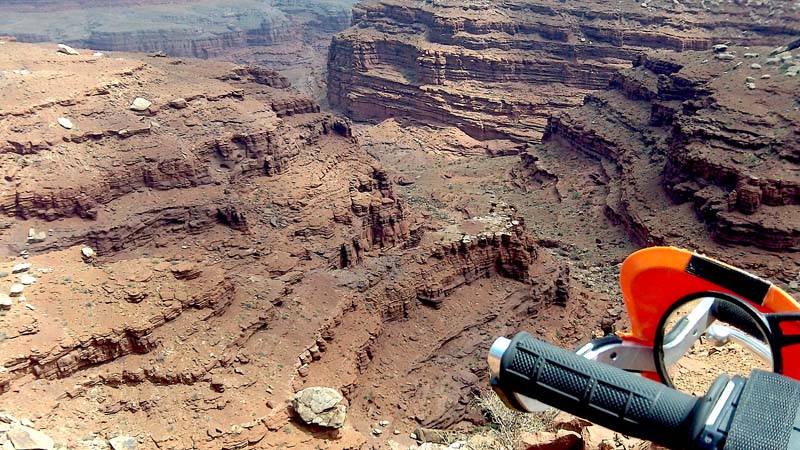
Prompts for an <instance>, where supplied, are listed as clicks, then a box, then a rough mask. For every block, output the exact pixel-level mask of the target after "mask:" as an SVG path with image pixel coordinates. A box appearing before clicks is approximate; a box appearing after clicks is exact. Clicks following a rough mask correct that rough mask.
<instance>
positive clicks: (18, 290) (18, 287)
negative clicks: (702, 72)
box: [10, 283, 25, 297]
mask: <svg viewBox="0 0 800 450" xmlns="http://www.w3.org/2000/svg"><path fill="white" fill-rule="evenodd" d="M24 290H25V285H23V284H19V283H17V284H14V285H12V286H11V291H10V292H11V296H12V297H19V296H20V295H22V291H24Z"/></svg>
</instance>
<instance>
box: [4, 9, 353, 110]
mask: <svg viewBox="0 0 800 450" xmlns="http://www.w3.org/2000/svg"><path fill="white" fill-rule="evenodd" d="M354 3H355V0H280V1H273V2H262V1H255V0H245V1H237V2H235V3H231V2H226V1H214V0H146V1H141V0H119V1H113V2H101V1H73V0H43V1H36V2H17V1H12V2H3V4H2V5H0V13H1V14H0V35H6V34H8V35H11V36H14V37H16V38H17V39H18V40H19V41H22V42H63V43H67V44H69V45H71V46H73V47H82V48H89V49H92V50H91V51H92V52H94V51H97V50H103V51H124V52H144V53H148V54H151V55H153V56H162V55H169V56H181V57H196V58H216V59H224V60H227V61H232V62H236V63H241V62H249V63H258V64H261V65H266V66H269V67H271V68H273V69H278V70H280V71H281V72H284V74H285V75H286V76H288V77H289V79H290V80H291V81H292V82H293V83H294V84H295V85H296V87H298V88H300V89H301V90H302V91H303V92H306V93H308V94H311V95H312V96H313V97H315V98H317V99H323V98H324V80H325V76H324V67H325V56H326V54H327V48H328V44H329V43H330V37H331V35H333V34H334V33H336V32H339V31H341V30H343V29H345V28H346V27H347V26H348V25H349V23H350V8H351V7H352V5H353V4H354Z"/></svg>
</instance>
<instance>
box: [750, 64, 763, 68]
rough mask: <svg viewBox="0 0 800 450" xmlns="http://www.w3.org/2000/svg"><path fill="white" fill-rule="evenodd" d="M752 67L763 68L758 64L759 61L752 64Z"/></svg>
mask: <svg viewBox="0 0 800 450" xmlns="http://www.w3.org/2000/svg"><path fill="white" fill-rule="evenodd" d="M750 68H751V69H760V68H761V64H758V63H753V64H750Z"/></svg>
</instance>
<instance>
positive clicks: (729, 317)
mask: <svg viewBox="0 0 800 450" xmlns="http://www.w3.org/2000/svg"><path fill="white" fill-rule="evenodd" d="M711 313H712V314H714V317H715V318H716V319H717V320H720V321H722V322H727V323H728V324H729V325H733V326H735V327H736V328H738V329H740V330H742V331H744V332H745V333H747V334H749V335H750V336H753V337H754V338H756V339H759V340H761V341H764V342H766V341H767V340H766V338H765V337H764V331H762V330H761V328H759V326H758V323H757V322H756V321H755V319H754V318H753V316H751V315H750V314H749V313H748V312H747V311H746V310H744V309H742V307H741V306H739V305H737V304H736V303H733V302H729V301H726V300H715V301H714V305H713V306H712V307H711Z"/></svg>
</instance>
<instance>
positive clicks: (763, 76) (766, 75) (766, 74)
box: [761, 73, 772, 80]
mask: <svg viewBox="0 0 800 450" xmlns="http://www.w3.org/2000/svg"><path fill="white" fill-rule="evenodd" d="M770 78H772V75H770V74H768V73H765V74H764V75H761V79H762V80H769V79H770Z"/></svg>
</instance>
